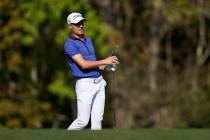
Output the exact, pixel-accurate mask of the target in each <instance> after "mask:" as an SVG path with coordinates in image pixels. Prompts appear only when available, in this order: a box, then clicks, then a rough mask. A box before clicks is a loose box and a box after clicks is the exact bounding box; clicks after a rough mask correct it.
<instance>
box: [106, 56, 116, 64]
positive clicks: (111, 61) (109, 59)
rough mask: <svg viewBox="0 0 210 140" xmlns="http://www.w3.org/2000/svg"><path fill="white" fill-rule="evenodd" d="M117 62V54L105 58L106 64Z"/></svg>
mask: <svg viewBox="0 0 210 140" xmlns="http://www.w3.org/2000/svg"><path fill="white" fill-rule="evenodd" d="M116 62H118V58H117V56H109V57H107V58H105V59H104V64H105V65H109V64H112V63H116Z"/></svg>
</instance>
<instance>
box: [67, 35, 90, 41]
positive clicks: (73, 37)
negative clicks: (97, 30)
mask: <svg viewBox="0 0 210 140" xmlns="http://www.w3.org/2000/svg"><path fill="white" fill-rule="evenodd" d="M83 38H84V41H86V38H87V37H86V36H85V35H84V37H83ZM70 39H73V40H80V41H82V40H81V39H79V38H76V37H75V36H73V35H71V36H70Z"/></svg>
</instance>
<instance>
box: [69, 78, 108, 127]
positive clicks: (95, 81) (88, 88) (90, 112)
mask: <svg viewBox="0 0 210 140" xmlns="http://www.w3.org/2000/svg"><path fill="white" fill-rule="evenodd" d="M105 86H106V81H105V80H104V79H103V77H102V76H100V77H99V78H81V79H78V80H77V81H76V87H75V88H76V96H77V118H76V119H75V120H74V121H73V122H72V123H71V125H70V126H69V127H68V130H80V129H82V128H84V127H85V126H87V125H88V122H89V120H90V117H91V130H100V129H102V120H103V114H104V106H105Z"/></svg>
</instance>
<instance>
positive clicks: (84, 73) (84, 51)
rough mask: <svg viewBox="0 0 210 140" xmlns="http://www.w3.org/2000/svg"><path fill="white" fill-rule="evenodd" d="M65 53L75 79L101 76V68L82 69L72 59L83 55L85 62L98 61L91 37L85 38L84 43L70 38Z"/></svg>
mask: <svg viewBox="0 0 210 140" xmlns="http://www.w3.org/2000/svg"><path fill="white" fill-rule="evenodd" d="M64 52H65V55H66V60H67V62H68V64H69V66H70V68H71V71H72V74H73V77H74V78H87V77H90V78H91V77H93V78H95V77H99V76H100V75H101V73H100V70H99V68H94V69H82V68H81V67H80V66H79V65H78V64H76V63H75V62H74V61H73V59H72V57H73V56H74V55H76V54H81V55H82V56H83V58H84V59H85V60H92V61H95V60H97V58H96V55H95V50H94V45H93V42H92V40H91V39H90V38H89V37H87V36H85V37H84V41H82V40H80V39H78V38H75V37H73V36H71V37H69V38H68V39H67V40H66V42H65V44H64Z"/></svg>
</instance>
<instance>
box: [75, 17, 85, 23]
mask: <svg viewBox="0 0 210 140" xmlns="http://www.w3.org/2000/svg"><path fill="white" fill-rule="evenodd" d="M82 20H85V21H87V20H86V18H83V17H79V18H77V19H76V20H75V21H74V22H71V23H73V24H77V23H79V22H80V21H82Z"/></svg>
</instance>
